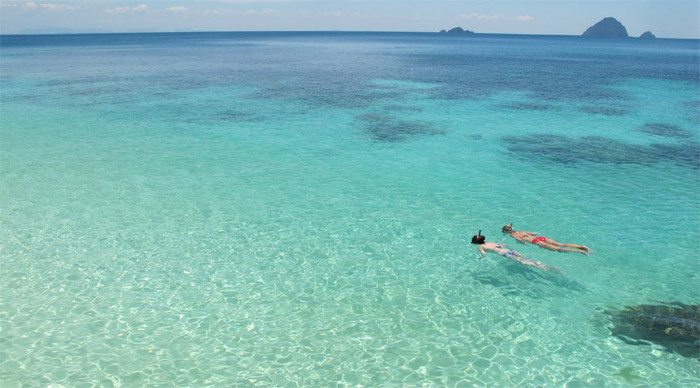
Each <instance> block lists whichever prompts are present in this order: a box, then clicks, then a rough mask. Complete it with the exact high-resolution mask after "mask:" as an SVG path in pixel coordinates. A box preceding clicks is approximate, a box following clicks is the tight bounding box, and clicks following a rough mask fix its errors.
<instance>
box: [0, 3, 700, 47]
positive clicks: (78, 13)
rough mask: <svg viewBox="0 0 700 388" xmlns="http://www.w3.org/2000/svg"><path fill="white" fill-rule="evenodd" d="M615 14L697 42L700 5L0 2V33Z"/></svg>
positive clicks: (408, 27) (565, 30)
mask: <svg viewBox="0 0 700 388" xmlns="http://www.w3.org/2000/svg"><path fill="white" fill-rule="evenodd" d="M607 16H613V17H615V18H616V19H618V20H619V21H620V22H622V24H623V25H625V27H627V31H628V33H629V34H630V35H631V36H639V35H640V34H641V33H642V32H644V31H647V30H651V31H652V32H653V33H654V34H655V35H656V36H658V37H663V38H693V39H698V38H700V0H587V1H580V0H557V1H555V0H549V1H536V0H502V1H501V0H474V1H470V0H462V1H457V0H374V1H373V0H189V1H185V0H180V1H173V0H121V1H120V0H35V1H24V0H0V33H2V34H22V33H28V34H34V33H80V32H151V31H153V32H155V31H158V32H171V31H321V30H326V31H328V30H330V31H438V30H441V29H449V28H452V27H455V26H461V27H463V28H465V29H470V30H473V31H476V32H483V33H510V34H545V35H580V34H581V33H582V32H583V31H584V30H585V29H586V28H588V27H590V26H591V25H593V24H594V23H596V22H597V21H599V20H600V19H602V18H604V17H607Z"/></svg>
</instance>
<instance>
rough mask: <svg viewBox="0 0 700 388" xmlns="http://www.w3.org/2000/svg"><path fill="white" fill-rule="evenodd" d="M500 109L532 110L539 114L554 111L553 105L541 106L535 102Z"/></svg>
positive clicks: (520, 103)
mask: <svg viewBox="0 0 700 388" xmlns="http://www.w3.org/2000/svg"><path fill="white" fill-rule="evenodd" d="M501 107H503V108H506V109H514V110H533V111H540V112H544V111H550V110H555V109H556V107H555V106H554V105H549V104H541V103H536V102H515V103H512V104H505V105H501Z"/></svg>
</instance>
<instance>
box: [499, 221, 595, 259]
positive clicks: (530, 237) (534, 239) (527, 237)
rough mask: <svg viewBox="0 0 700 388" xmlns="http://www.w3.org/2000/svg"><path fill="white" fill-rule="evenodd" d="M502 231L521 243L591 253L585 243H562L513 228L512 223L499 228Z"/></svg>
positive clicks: (559, 250) (562, 250)
mask: <svg viewBox="0 0 700 388" xmlns="http://www.w3.org/2000/svg"><path fill="white" fill-rule="evenodd" d="M501 231H502V232H503V233H506V234H509V235H510V236H511V237H513V238H514V239H516V240H518V241H519V242H521V243H530V244H534V245H537V246H539V247H541V248H544V249H549V250H550V251H557V252H575V253H582V254H584V255H587V254H589V253H591V248H589V247H587V246H585V245H577V244H563V243H560V242H558V241H555V240H552V239H551V238H548V237H544V236H538V235H537V233H532V232H527V231H523V230H513V224H508V225H505V226H503V228H501Z"/></svg>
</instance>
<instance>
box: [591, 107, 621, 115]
mask: <svg viewBox="0 0 700 388" xmlns="http://www.w3.org/2000/svg"><path fill="white" fill-rule="evenodd" d="M580 110H581V112H586V113H589V114H592V115H604V116H624V115H626V114H627V111H626V110H625V109H623V108H619V107H614V106H584V107H583V108H581V109H580Z"/></svg>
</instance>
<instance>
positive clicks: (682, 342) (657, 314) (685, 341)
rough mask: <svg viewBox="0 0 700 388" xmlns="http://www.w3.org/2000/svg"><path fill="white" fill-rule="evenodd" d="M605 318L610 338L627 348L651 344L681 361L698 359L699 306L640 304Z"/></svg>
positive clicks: (674, 303)
mask: <svg viewBox="0 0 700 388" xmlns="http://www.w3.org/2000/svg"><path fill="white" fill-rule="evenodd" d="M608 314H609V315H610V317H611V318H612V323H613V326H612V328H611V329H610V332H611V334H612V335H614V336H616V337H618V338H620V339H621V340H623V341H625V342H626V343H628V344H631V345H648V344H650V343H654V344H657V345H660V346H662V347H663V348H664V349H666V350H667V351H669V352H674V353H678V354H680V355H682V356H684V357H693V358H700V305H697V304H693V305H688V304H683V303H678V302H672V303H668V304H658V305H650V304H642V305H636V306H627V307H624V308H623V309H621V310H611V311H608Z"/></svg>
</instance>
